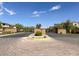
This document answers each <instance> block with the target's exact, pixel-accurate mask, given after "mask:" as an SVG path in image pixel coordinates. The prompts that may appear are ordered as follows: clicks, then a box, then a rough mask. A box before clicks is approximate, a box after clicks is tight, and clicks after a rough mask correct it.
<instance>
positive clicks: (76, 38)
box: [48, 33, 79, 45]
mask: <svg viewBox="0 0 79 59" xmlns="http://www.w3.org/2000/svg"><path fill="white" fill-rule="evenodd" d="M48 35H49V36H50V37H52V38H54V39H56V40H59V41H64V42H66V43H70V44H76V45H79V34H64V35H63V34H56V33H48Z"/></svg>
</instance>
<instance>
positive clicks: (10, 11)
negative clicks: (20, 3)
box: [4, 8, 16, 15]
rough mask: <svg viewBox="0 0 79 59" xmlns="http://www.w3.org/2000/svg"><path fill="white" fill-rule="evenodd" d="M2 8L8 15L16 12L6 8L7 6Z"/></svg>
mask: <svg viewBox="0 0 79 59" xmlns="http://www.w3.org/2000/svg"><path fill="white" fill-rule="evenodd" d="M4 10H5V11H6V12H8V13H9V14H10V15H14V14H16V13H15V12H14V11H12V10H9V9H7V8H4Z"/></svg>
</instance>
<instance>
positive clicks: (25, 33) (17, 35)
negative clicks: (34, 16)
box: [0, 32, 31, 38]
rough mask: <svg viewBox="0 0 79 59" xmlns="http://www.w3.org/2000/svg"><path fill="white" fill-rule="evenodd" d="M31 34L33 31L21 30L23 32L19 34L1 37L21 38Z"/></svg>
mask: <svg viewBox="0 0 79 59" xmlns="http://www.w3.org/2000/svg"><path fill="white" fill-rule="evenodd" d="M30 34H31V32H21V33H17V34H13V35H8V36H2V37H0V38H21V37H27V36H28V35H30Z"/></svg>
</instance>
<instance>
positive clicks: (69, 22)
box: [64, 20, 72, 33]
mask: <svg viewBox="0 0 79 59" xmlns="http://www.w3.org/2000/svg"><path fill="white" fill-rule="evenodd" d="M71 27H72V24H71V21H70V20H67V21H66V22H65V24H64V28H65V29H66V30H67V32H68V33H69V32H70V30H71Z"/></svg>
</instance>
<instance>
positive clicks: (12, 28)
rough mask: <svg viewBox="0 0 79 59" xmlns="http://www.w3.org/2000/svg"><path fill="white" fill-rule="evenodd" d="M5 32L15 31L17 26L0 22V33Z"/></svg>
mask: <svg viewBox="0 0 79 59" xmlns="http://www.w3.org/2000/svg"><path fill="white" fill-rule="evenodd" d="M5 32H10V33H15V32H17V28H16V27H15V26H14V25H10V24H7V23H1V27H0V33H5Z"/></svg>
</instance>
